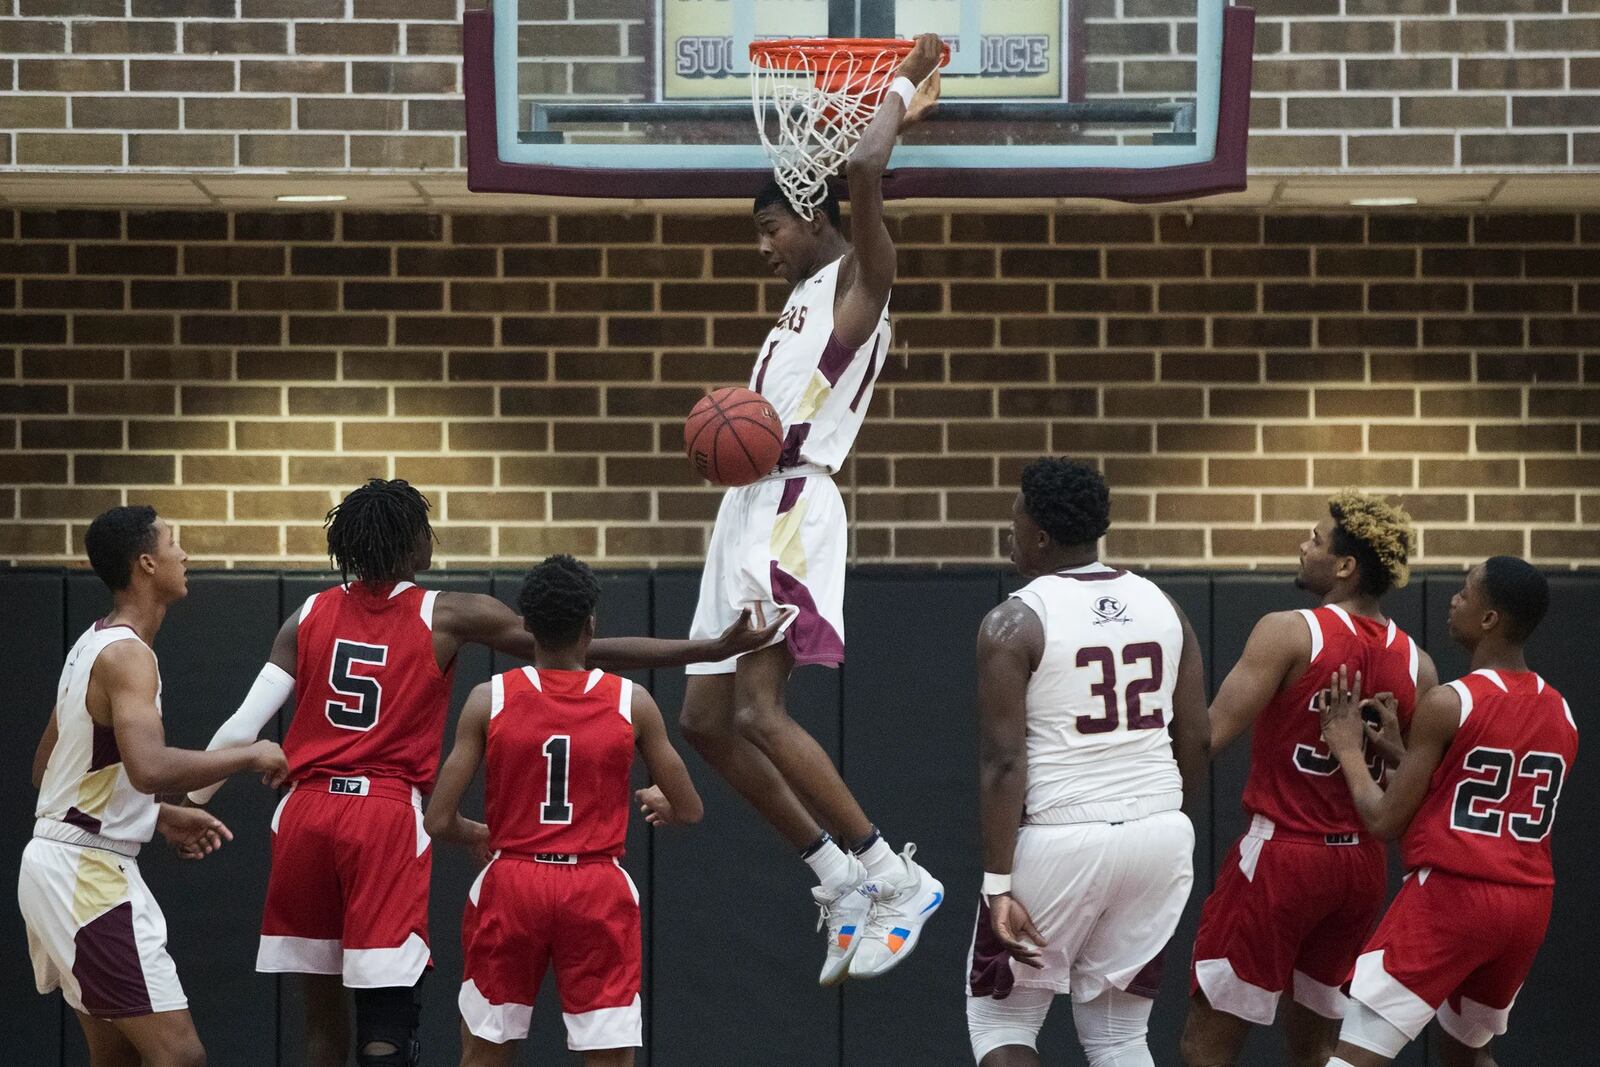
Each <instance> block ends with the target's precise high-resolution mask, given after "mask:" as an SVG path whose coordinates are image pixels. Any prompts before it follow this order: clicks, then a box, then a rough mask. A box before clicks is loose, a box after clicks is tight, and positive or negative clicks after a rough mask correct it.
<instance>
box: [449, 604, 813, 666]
mask: <svg viewBox="0 0 1600 1067" xmlns="http://www.w3.org/2000/svg"><path fill="white" fill-rule="evenodd" d="M782 622H783V620H782V619H779V620H776V621H774V622H773V623H772V624H771V625H769V626H764V627H762V628H760V629H751V627H750V613H749V612H748V611H746V612H744V613H743V614H742V615H740V616H739V618H738V620H736V621H735V622H734V624H733V625H732V626H730V627H728V628H727V629H726V630H724V631H723V632H722V634H721V636H719V637H715V638H712V639H710V640H707V641H675V640H670V639H667V638H656V637H597V638H595V639H594V640H593V641H591V642H590V643H589V658H588V665H589V666H591V667H599V668H600V669H601V670H607V671H630V670H647V669H649V668H651V667H681V666H683V665H684V664H686V663H715V662H716V661H718V660H723V659H727V658H728V657H730V656H737V655H739V654H741V653H744V652H752V651H754V650H755V649H758V648H761V647H762V646H763V645H766V644H768V643H769V642H771V640H772V639H773V637H775V636H776V635H777V632H778V627H779V625H780V624H781V623H782ZM433 633H434V644H435V648H437V649H438V650H439V652H440V659H441V660H442V661H444V662H449V661H450V659H451V658H452V657H453V656H454V655H455V651H456V649H457V648H459V647H460V645H461V644H463V643H465V642H472V643H475V644H480V645H487V646H489V647H490V648H492V649H494V650H495V651H496V652H504V653H505V654H506V655H508V656H515V657H516V658H518V659H520V660H523V661H525V662H527V663H532V662H533V656H534V651H535V646H534V641H533V635H532V634H530V633H529V632H528V631H527V629H526V627H524V626H523V624H522V616H520V615H518V614H517V613H516V612H514V611H512V610H511V609H510V608H508V607H507V606H506V605H504V604H502V603H501V602H500V601H499V600H496V599H495V598H494V597H492V596H489V595H488V594H486V593H440V594H439V597H438V599H437V600H436V601H435V602H434V608H433Z"/></svg>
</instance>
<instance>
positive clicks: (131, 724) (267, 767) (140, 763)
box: [89, 641, 289, 795]
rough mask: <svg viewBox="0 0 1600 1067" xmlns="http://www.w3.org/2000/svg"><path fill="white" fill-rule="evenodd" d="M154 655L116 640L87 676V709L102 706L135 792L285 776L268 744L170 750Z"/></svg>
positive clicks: (270, 781) (276, 781) (279, 754)
mask: <svg viewBox="0 0 1600 1067" xmlns="http://www.w3.org/2000/svg"><path fill="white" fill-rule="evenodd" d="M157 685H158V678H157V675H156V661H155V657H154V656H153V655H151V654H150V650H149V649H147V648H145V647H144V646H143V645H140V644H136V643H135V642H132V641H118V642H117V643H116V644H114V645H111V646H110V647H108V648H107V649H105V650H104V651H103V652H101V653H100V655H99V657H98V658H97V659H96V660H95V664H94V669H93V670H92V671H91V672H90V675H89V708H90V712H91V713H93V712H94V710H95V708H96V706H97V705H99V706H104V707H106V708H108V710H109V712H110V718H111V728H112V730H113V731H114V732H115V734H116V738H117V749H118V751H119V752H120V753H121V755H122V766H123V769H124V770H126V771H127V774H128V782H129V784H131V785H132V786H133V787H134V788H135V789H137V790H138V791H139V792H141V793H149V794H152V795H153V794H156V793H181V792H186V791H188V790H190V789H198V788H200V787H201V786H205V785H210V784H211V783H212V782H215V781H218V780H220V779H222V778H226V777H228V776H230V775H233V774H237V773H239V772H240V771H256V772H259V773H260V774H261V780H262V781H263V782H264V783H265V784H267V785H269V786H272V787H274V788H276V787H277V786H278V785H280V784H282V782H283V780H284V778H285V777H286V776H287V775H288V773H289V764H288V761H286V760H285V759H284V757H283V750H282V749H281V748H279V747H278V746H277V745H276V744H275V743H274V742H271V741H257V742H256V743H255V744H253V745H250V746H248V747H246V748H230V749H223V750H221V751H218V752H195V751H193V750H191V749H186V748H171V747H169V746H168V745H167V742H166V734H165V732H164V731H163V730H162V728H161V713H160V711H158V710H157V709H156V689H157Z"/></svg>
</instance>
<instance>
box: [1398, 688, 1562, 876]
mask: <svg viewBox="0 0 1600 1067" xmlns="http://www.w3.org/2000/svg"><path fill="white" fill-rule="evenodd" d="M1449 684H1450V687H1451V688H1452V689H1454V690H1455V691H1456V693H1457V694H1458V695H1459V696H1460V697H1461V728H1460V729H1459V730H1458V731H1457V732H1456V736H1455V739H1454V740H1452V741H1451V742H1450V747H1449V748H1448V749H1446V750H1445V753H1444V759H1442V760H1440V761H1439V769H1438V770H1436V771H1434V772H1433V781H1431V782H1430V783H1429V784H1428V795H1427V797H1426V798H1425V799H1424V800H1423V801H1422V807H1420V808H1418V809H1417V814H1416V815H1415V816H1414V817H1413V818H1412V820H1411V826H1410V828H1409V829H1407V830H1406V834H1405V837H1404V839H1403V840H1402V842H1401V847H1402V851H1403V854H1404V856H1405V861H1406V866H1407V867H1408V868H1417V867H1436V868H1438V869H1440V870H1445V871H1450V872H1451V873H1453V874H1459V875H1463V876H1465V877H1468V878H1478V879H1482V880H1483V881H1486V882H1509V883H1512V884H1514V885H1553V884H1554V883H1555V874H1554V873H1553V871H1552V870H1551V867H1550V830H1551V828H1552V827H1553V826H1554V825H1555V821H1556V802H1557V800H1559V799H1560V796H1561V787H1562V785H1563V784H1564V783H1565V782H1566V777H1567V775H1568V774H1569V773H1570V772H1571V771H1572V764H1573V761H1574V760H1575V759H1577V756H1578V726H1577V723H1575V722H1574V721H1573V719H1572V710H1571V709H1570V708H1569V707H1567V702H1566V701H1565V700H1563V699H1562V698H1561V694H1560V693H1558V692H1556V690H1555V688H1554V687H1553V686H1549V685H1546V684H1545V681H1544V679H1543V678H1541V677H1539V676H1538V675H1537V674H1534V673H1533V672H1532V671H1490V670H1482V671H1473V672H1472V673H1471V674H1469V675H1467V676H1466V677H1465V678H1458V679H1456V680H1455V681H1453V682H1451V683H1449Z"/></svg>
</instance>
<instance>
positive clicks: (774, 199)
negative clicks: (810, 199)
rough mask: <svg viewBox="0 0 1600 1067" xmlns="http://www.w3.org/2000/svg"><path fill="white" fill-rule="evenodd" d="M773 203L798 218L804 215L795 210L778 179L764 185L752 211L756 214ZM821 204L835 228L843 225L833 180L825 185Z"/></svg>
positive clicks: (757, 195) (752, 206) (751, 208)
mask: <svg viewBox="0 0 1600 1067" xmlns="http://www.w3.org/2000/svg"><path fill="white" fill-rule="evenodd" d="M773 204H777V205H778V206H779V207H781V208H783V210H785V211H787V212H788V213H789V214H791V215H793V216H794V217H795V218H797V219H798V218H802V217H803V216H802V215H801V214H800V212H798V211H796V210H795V207H794V203H793V202H792V201H791V200H790V199H789V194H788V193H786V192H784V191H783V186H781V185H779V184H778V183H777V182H776V181H770V182H768V183H767V184H766V185H765V186H763V187H762V189H761V191H760V192H759V193H757V194H756V200H755V203H754V204H753V205H751V207H750V211H751V213H752V214H754V213H755V212H757V211H760V210H761V209H762V208H764V207H771V206H772V205H773ZM819 206H820V207H821V208H822V212H823V214H825V215H827V216H828V221H829V222H831V223H833V228H834V229H836V230H837V229H840V228H841V227H842V226H843V223H842V222H841V221H840V214H839V197H838V194H836V193H835V192H834V191H833V183H832V182H828V183H826V185H825V186H824V187H823V195H822V203H821V204H820V205H819Z"/></svg>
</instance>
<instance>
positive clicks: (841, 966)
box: [811, 863, 872, 986]
mask: <svg viewBox="0 0 1600 1067" xmlns="http://www.w3.org/2000/svg"><path fill="white" fill-rule="evenodd" d="M856 867H857V869H858V870H859V871H860V873H861V875H862V876H863V877H865V875H866V871H865V869H862V868H861V865H860V864H859V863H858V864H856ZM811 899H813V900H815V901H816V902H817V907H818V908H819V909H821V912H822V914H820V915H818V916H817V929H818V930H822V929H824V928H826V930H827V931H828V955H827V957H826V958H825V959H824V960H823V961H822V973H821V974H819V975H818V976H817V984H818V985H824V986H830V985H838V984H839V983H840V982H842V981H844V980H845V978H847V977H848V976H849V974H850V961H851V960H853V959H855V955H856V952H857V951H858V950H859V949H860V948H861V932H862V929H863V927H865V926H866V924H867V917H868V915H869V914H870V913H871V911H872V898H871V897H869V896H867V895H866V894H865V893H863V892H862V891H861V882H860V881H859V880H858V881H857V882H856V883H855V884H854V885H852V886H850V887H849V888H847V889H845V890H844V891H843V892H842V893H840V894H839V895H838V896H831V895H829V893H828V891H827V890H826V889H824V888H823V887H822V886H820V885H819V886H816V887H814V888H813V889H812V890H811Z"/></svg>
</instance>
